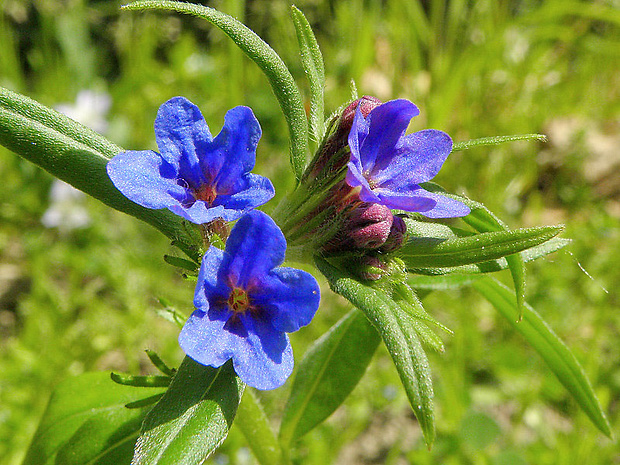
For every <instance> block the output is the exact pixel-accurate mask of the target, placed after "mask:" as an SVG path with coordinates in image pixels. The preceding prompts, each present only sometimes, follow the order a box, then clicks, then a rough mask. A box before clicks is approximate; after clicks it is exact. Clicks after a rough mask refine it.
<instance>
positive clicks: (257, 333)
mask: <svg viewBox="0 0 620 465" xmlns="http://www.w3.org/2000/svg"><path fill="white" fill-rule="evenodd" d="M241 319H242V322H243V324H244V326H245V328H246V329H247V334H248V336H247V338H240V339H238V340H237V341H236V342H237V346H236V347H235V350H234V355H233V357H232V359H233V366H234V367H235V372H236V373H237V374H238V375H239V378H241V380H242V381H243V382H245V383H247V384H249V385H250V386H252V387H255V388H256V389H275V388H278V387H280V386H282V385H283V384H284V382H285V381H286V379H287V378H288V377H289V376H290V375H291V373H292V372H293V364H294V362H293V349H292V348H291V344H290V342H289V340H288V336H287V335H286V334H285V333H283V332H281V331H277V330H275V329H274V328H273V326H271V325H270V324H268V323H267V322H265V321H263V320H262V319H260V318H251V317H249V316H246V315H243V316H242V317H241Z"/></svg>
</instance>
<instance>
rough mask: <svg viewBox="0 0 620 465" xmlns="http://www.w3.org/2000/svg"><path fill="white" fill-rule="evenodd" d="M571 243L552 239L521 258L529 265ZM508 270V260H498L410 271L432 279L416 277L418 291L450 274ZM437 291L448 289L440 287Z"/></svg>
mask: <svg viewBox="0 0 620 465" xmlns="http://www.w3.org/2000/svg"><path fill="white" fill-rule="evenodd" d="M570 242H571V241H570V239H563V238H559V237H554V238H553V239H550V240H549V241H547V242H544V243H542V244H540V245H537V246H535V247H532V248H531V249H527V250H524V251H523V252H521V253H520V254H519V255H521V258H522V259H523V261H524V262H525V263H527V262H530V261H532V260H536V259H537V258H540V257H544V256H545V255H548V254H550V253H553V252H556V251H558V250H560V249H561V248H563V247H566V246H567V245H568V244H570ZM506 269H508V261H507V260H506V258H499V259H497V260H489V261H485V262H480V263H474V264H471V265H462V266H455V267H447V268H408V271H409V272H411V273H417V274H421V275H427V276H428V277H430V278H428V279H427V280H425V279H423V278H425V277H424V276H416V278H415V279H416V285H414V286H413V287H416V288H418V289H423V288H427V289H431V287H426V285H425V284H423V283H426V282H428V283H429V284H428V286H433V284H430V283H431V282H435V283H437V282H439V281H433V280H435V277H438V276H441V277H444V276H446V275H449V274H450V275H455V276H454V279H459V278H458V277H457V276H456V275H457V274H459V273H460V274H468V275H471V274H480V273H493V272H496V271H502V270H506ZM472 278H473V277H472ZM449 287H459V286H458V285H449ZM437 289H446V288H444V287H438V288H437Z"/></svg>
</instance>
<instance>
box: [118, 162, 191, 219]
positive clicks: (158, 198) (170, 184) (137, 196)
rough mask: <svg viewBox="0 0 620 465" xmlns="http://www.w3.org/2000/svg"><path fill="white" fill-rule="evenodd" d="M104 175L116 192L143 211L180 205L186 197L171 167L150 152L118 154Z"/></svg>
mask: <svg viewBox="0 0 620 465" xmlns="http://www.w3.org/2000/svg"><path fill="white" fill-rule="evenodd" d="M107 171H108V176H109V177H110V179H111V180H112V183H113V184H114V185H115V186H116V188H117V189H118V190H119V191H121V192H122V193H123V195H124V196H125V197H127V198H128V199H129V200H131V201H133V202H135V203H137V204H139V205H142V206H143V207H147V208H154V209H159V208H165V207H170V206H172V205H180V204H181V203H182V202H183V201H184V200H185V199H186V198H187V197H188V195H189V194H188V193H187V190H186V189H185V188H184V187H182V186H180V185H178V184H177V182H176V179H175V169H174V167H173V166H172V165H170V164H169V163H168V162H166V161H165V160H164V159H163V158H162V157H161V156H160V155H159V154H158V153H156V152H153V151H151V150H143V151H133V150H130V151H127V152H121V153H119V154H118V155H116V156H115V157H114V158H112V159H111V160H110V161H109V162H108V165H107Z"/></svg>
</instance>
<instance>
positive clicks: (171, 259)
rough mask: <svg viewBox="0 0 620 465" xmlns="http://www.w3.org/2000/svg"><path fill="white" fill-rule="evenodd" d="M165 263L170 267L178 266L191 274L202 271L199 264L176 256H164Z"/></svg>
mask: <svg viewBox="0 0 620 465" xmlns="http://www.w3.org/2000/svg"><path fill="white" fill-rule="evenodd" d="M164 261H165V262H166V263H167V264H168V265H172V266H176V267H178V268H182V269H184V270H187V271H191V272H198V270H199V269H200V264H199V263H196V262H192V261H190V260H186V259H184V258H181V257H175V256H174V255H164Z"/></svg>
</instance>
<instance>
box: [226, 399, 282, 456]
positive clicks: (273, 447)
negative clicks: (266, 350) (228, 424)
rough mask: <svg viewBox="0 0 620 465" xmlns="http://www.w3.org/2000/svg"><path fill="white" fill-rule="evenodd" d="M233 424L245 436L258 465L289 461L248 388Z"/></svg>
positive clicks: (258, 402) (258, 403) (259, 405)
mask: <svg viewBox="0 0 620 465" xmlns="http://www.w3.org/2000/svg"><path fill="white" fill-rule="evenodd" d="M235 425H237V426H238V427H239V429H240V430H241V432H242V433H243V435H244V436H245V439H246V440H247V441H248V445H249V446H250V448H251V449H252V452H253V453H254V457H256V460H258V463H260V465H280V464H281V465H286V464H288V463H290V462H289V461H288V459H286V458H285V455H284V454H283V451H282V449H281V448H280V444H279V443H278V439H277V438H276V435H275V433H274V432H273V430H272V429H271V426H270V425H269V420H268V418H267V415H265V412H264V411H263V408H262V405H261V404H260V401H259V399H258V398H257V397H256V394H254V392H253V390H252V389H250V388H248V389H246V390H245V395H244V396H243V399H242V401H241V404H239V408H238V410H237V417H236V418H235Z"/></svg>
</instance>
